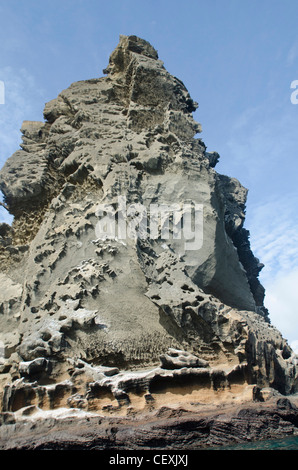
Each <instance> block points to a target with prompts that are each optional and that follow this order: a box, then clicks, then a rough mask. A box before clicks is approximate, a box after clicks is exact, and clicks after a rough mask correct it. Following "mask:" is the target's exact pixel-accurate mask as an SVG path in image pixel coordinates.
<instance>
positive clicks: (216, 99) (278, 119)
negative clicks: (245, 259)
mask: <svg viewBox="0 0 298 470" xmlns="http://www.w3.org/2000/svg"><path fill="white" fill-rule="evenodd" d="M297 20H298V2H297V0H283V1H280V0H279V1H277V0H258V1H256V0H184V1H183V2H181V0H179V1H177V0H158V1H157V0H150V2H148V1H146V2H145V1H143V0H122V1H121V0H110V1H106V0H105V1H101V0H97V1H96V0H84V1H81V0H71V1H69V0H59V1H57V0H50V1H48V0H44V1H42V2H41V1H37V0H26V1H24V0H10V1H9V2H8V1H6V0H0V44H1V47H0V81H2V82H4V84H5V104H0V167H2V165H3V164H4V162H5V160H6V159H7V158H8V157H9V156H10V155H11V154H12V153H13V152H14V151H15V150H17V149H18V147H19V144H20V142H21V135H20V131H19V129H20V127H21V125H22V121H23V120H43V114H42V113H43V108H44V104H45V103H46V102H47V101H49V100H51V99H53V98H55V97H56V96H57V95H58V93H60V91H62V90H63V89H64V88H67V87H68V86H69V85H70V84H71V83H72V82H75V81H77V80H84V79H88V78H94V77H98V76H102V75H103V74H102V69H103V68H105V67H106V65H107V63H108V58H109V55H110V53H111V52H112V50H113V49H114V48H115V47H116V45H117V44H118V40H119V35H120V34H135V35H137V36H140V37H142V38H144V39H146V40H148V41H149V42H150V43H151V44H152V45H153V46H154V47H155V48H156V49H157V50H158V53H159V57H160V59H161V60H163V61H164V65H165V67H166V68H167V70H168V71H169V72H170V73H172V74H173V75H175V76H177V77H178V78H180V79H181V80H182V81H183V82H184V84H185V85H186V87H187V89H188V90H189V92H190V94H191V96H192V98H193V99H194V100H195V101H197V102H198V103H199V109H198V110H197V111H196V113H195V115H194V116H195V119H196V120H197V121H198V122H200V123H201V124H202V129H203V132H202V134H201V136H200V137H202V139H203V140H204V142H205V144H206V145H207V147H208V150H209V151H213V150H216V151H217V152H218V153H219V154H220V156H221V158H220V162H219V164H218V165H217V167H216V169H217V171H218V172H220V173H224V174H227V175H229V176H233V177H236V178H238V179H239V180H240V182H241V183H242V184H243V185H244V186H245V187H247V188H248V189H249V195H248V202H247V219H246V224H245V226H246V228H247V229H248V230H250V233H251V243H252V248H253V250H254V253H255V254H256V256H258V257H259V258H260V260H261V261H262V262H263V263H264V264H265V268H264V269H263V271H262V273H261V276H260V278H261V281H262V282H263V284H264V286H265V288H266V299H265V303H266V306H267V307H268V308H269V310H270V318H271V321H272V323H273V324H274V325H275V326H277V327H278V328H279V329H280V330H281V332H282V333H283V335H284V336H285V337H286V338H287V339H288V340H289V342H290V343H291V344H292V345H293V346H294V347H295V349H296V346H297V350H298V315H297V313H298V312H297V304H298V289H297V287H296V286H297V285H298V235H297V234H298V218H297V207H298V191H297V170H298V163H297V149H298V132H297V129H298V127H297V124H298V105H295V104H293V103H292V102H291V99H290V98H291V93H292V92H293V90H292V89H291V88H290V86H291V82H292V81H294V80H298V67H297V65H298V31H297ZM0 220H2V221H5V220H9V219H8V218H7V214H6V213H5V211H4V210H1V211H0ZM295 341H296V342H297V345H296V346H295V345H294V343H293V342H295Z"/></svg>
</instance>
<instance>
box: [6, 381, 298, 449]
mask: <svg viewBox="0 0 298 470" xmlns="http://www.w3.org/2000/svg"><path fill="white" fill-rule="evenodd" d="M251 391H252V390H251ZM253 392H254V395H257V396H258V398H255V401H251V402H249V401H247V402H245V400H246V399H245V398H243V397H242V398H240V397H238V400H234V402H232V401H230V402H229V401H227V402H225V403H222V404H217V405H215V404H211V405H210V404H209V405H207V404H202V403H193V404H192V406H191V405H190V404H189V405H188V407H186V408H185V407H175V408H171V407H169V406H166V405H164V406H162V407H161V408H160V409H159V410H158V411H151V412H150V411H149V410H147V411H146V412H143V413H140V414H137V415H135V414H134V413H133V412H131V414H129V415H127V416H125V417H123V416H114V415H112V414H111V415H110V416H105V417H103V416H98V415H97V414H95V413H92V412H89V413H88V412H84V411H82V410H81V411H80V410H69V409H66V408H60V409H59V410H56V411H49V412H45V411H42V410H35V416H34V417H33V416H32V415H31V413H32V412H33V410H32V409H24V411H23V413H22V415H16V414H13V413H2V415H1V424H2V426H0V449H2V450H35V451H36V450H105V451H117V452H121V451H146V450H150V451H154V450H155V451H159V452H160V451H163V452H164V451H165V452H166V451H181V452H183V454H184V455H185V454H187V452H188V451H198V450H214V449H217V450H220V449H222V448H225V446H229V447H230V446H232V445H233V444H238V445H239V444H242V445H245V444H247V443H253V442H254V441H258V442H260V441H262V440H264V441H265V440H268V439H280V438H287V437H290V436H298V408H297V404H298V397H297V396H296V397H292V398H291V399H288V398H285V397H281V396H276V395H275V396H273V395H274V392H273V391H272V390H266V391H264V395H266V401H262V400H264V399H263V398H262V397H261V395H260V393H259V392H260V390H254V391H253ZM272 394H273V395H272ZM269 395H271V398H268V397H269ZM277 395H278V394H277ZM243 400H244V401H243ZM260 400H261V401H260ZM191 408H192V409H191Z"/></svg>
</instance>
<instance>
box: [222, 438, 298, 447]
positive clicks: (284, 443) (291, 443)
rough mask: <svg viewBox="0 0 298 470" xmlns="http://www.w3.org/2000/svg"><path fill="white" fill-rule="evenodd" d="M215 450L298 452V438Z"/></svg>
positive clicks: (257, 442) (272, 440)
mask: <svg viewBox="0 0 298 470" xmlns="http://www.w3.org/2000/svg"><path fill="white" fill-rule="evenodd" d="M215 450H298V436H289V437H284V438H282V439H269V440H260V441H256V442H247V443H245V444H234V445H229V446H221V447H217V448H215Z"/></svg>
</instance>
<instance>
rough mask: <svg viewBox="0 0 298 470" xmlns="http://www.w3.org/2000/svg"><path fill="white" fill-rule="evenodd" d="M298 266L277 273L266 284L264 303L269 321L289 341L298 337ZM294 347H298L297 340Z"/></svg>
mask: <svg viewBox="0 0 298 470" xmlns="http://www.w3.org/2000/svg"><path fill="white" fill-rule="evenodd" d="M297 286H298V268H297V269H296V270H293V271H290V272H289V273H287V274H286V273H280V274H277V275H276V277H275V278H274V279H272V282H270V283H268V284H267V290H266V292H267V293H266V298H265V303H266V306H267V308H268V310H269V312H270V319H271V323H272V324H273V325H274V326H276V327H277V328H278V329H279V330H280V331H281V333H282V334H283V336H284V337H285V338H286V339H287V340H288V341H289V342H290V343H291V342H294V341H297V340H296V338H297V337H298V295H297ZM295 344H296V346H295V347H296V349H297V348H298V341H297V343H295Z"/></svg>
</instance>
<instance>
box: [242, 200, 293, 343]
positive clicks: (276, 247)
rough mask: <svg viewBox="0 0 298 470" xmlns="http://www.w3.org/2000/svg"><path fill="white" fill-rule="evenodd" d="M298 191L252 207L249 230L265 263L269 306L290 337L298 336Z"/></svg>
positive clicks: (254, 247)
mask: <svg viewBox="0 0 298 470" xmlns="http://www.w3.org/2000/svg"><path fill="white" fill-rule="evenodd" d="M297 207H298V195H296V194H291V195H287V196H284V197H279V198H276V199H275V200H274V201H267V202H264V203H263V204H259V205H255V206H253V207H252V208H251V212H252V216H251V218H250V223H249V227H248V228H249V230H250V234H251V246H252V250H253V252H254V254H255V255H256V256H257V257H258V258H259V259H260V261H261V262H262V263H263V264H264V265H265V267H264V268H263V271H261V274H260V281H261V283H262V284H263V285H264V287H265V290H266V296H265V306H266V307H267V308H268V310H269V316H270V319H271V322H272V324H274V325H275V326H276V327H277V328H278V329H279V330H280V331H281V333H282V334H283V336H284V337H285V338H286V339H288V340H289V341H294V340H296V338H297V337H298V311H297V310H298V307H297V306H298V289H297V286H298V219H297Z"/></svg>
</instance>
